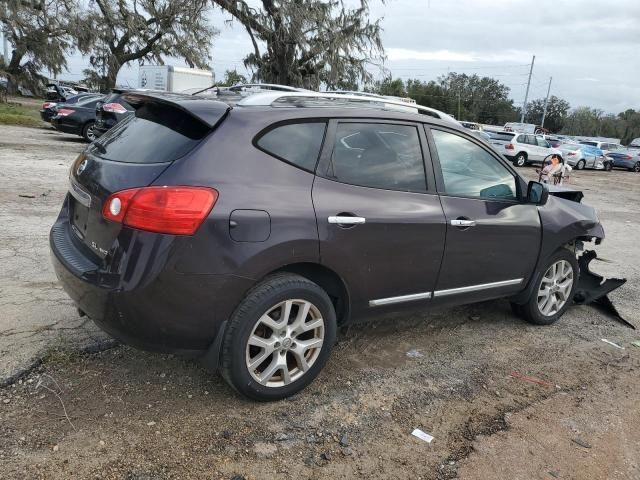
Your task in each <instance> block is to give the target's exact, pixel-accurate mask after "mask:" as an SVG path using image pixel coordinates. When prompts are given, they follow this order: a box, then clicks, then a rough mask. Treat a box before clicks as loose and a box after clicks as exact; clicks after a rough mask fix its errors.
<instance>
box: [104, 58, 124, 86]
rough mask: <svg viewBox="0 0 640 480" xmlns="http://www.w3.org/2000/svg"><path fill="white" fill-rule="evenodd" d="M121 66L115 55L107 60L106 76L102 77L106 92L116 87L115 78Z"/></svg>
mask: <svg viewBox="0 0 640 480" xmlns="http://www.w3.org/2000/svg"><path fill="white" fill-rule="evenodd" d="M121 66H122V64H121V63H120V60H119V59H118V57H117V56H116V55H111V57H110V58H109V69H108V70H107V75H106V76H105V77H104V88H105V90H106V91H107V92H108V91H109V90H111V89H112V88H113V87H115V86H116V77H117V76H118V72H119V71H120V67H121Z"/></svg>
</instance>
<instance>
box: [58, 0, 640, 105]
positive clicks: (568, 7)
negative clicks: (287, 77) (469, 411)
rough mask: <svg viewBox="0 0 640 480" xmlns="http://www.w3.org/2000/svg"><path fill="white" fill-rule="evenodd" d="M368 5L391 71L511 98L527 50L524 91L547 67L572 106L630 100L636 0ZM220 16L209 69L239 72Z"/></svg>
mask: <svg viewBox="0 0 640 480" xmlns="http://www.w3.org/2000/svg"><path fill="white" fill-rule="evenodd" d="M346 1H347V3H355V1H356V0H346ZM250 3H259V2H256V1H255V0H251V1H250ZM370 9H371V18H372V19H378V18H380V19H382V20H381V23H382V27H383V29H384V31H383V34H382V40H383V44H384V47H385V50H386V56H387V60H386V61H385V67H386V68H387V69H388V70H390V71H391V73H392V74H393V76H394V77H400V78H403V79H405V80H406V79H409V78H416V79H419V80H423V81H428V80H435V79H437V78H438V77H439V76H441V75H446V74H447V73H448V72H457V73H467V74H478V75H480V76H490V77H493V78H496V79H497V80H500V81H501V82H502V83H504V84H506V85H507V86H509V87H510V88H511V97H512V98H513V100H514V103H515V105H517V106H519V105H522V103H523V100H524V95H525V89H526V82H527V75H528V73H529V66H530V64H531V60H532V56H533V55H535V56H536V59H535V63H534V68H533V77H532V81H531V89H530V93H529V100H533V99H537V98H544V96H545V95H546V92H547V87H548V83H549V77H553V81H552V84H551V94H552V95H556V96H559V97H561V98H564V99H566V100H568V101H569V103H570V104H571V106H572V107H578V106H590V107H594V108H600V109H603V110H604V111H605V112H609V113H618V112H620V111H624V110H626V109H628V108H634V109H636V110H637V109H640V81H638V79H639V78H640V0H608V1H603V0H563V1H560V0H555V1H554V0H386V1H385V2H384V3H383V2H382V1H381V0H370ZM229 19H230V16H229V15H228V14H224V13H223V12H221V11H220V10H215V11H214V12H213V13H212V14H211V21H212V23H213V24H214V25H215V26H216V27H217V28H218V29H219V30H220V35H219V36H218V37H216V38H215V39H214V40H213V48H212V52H213V58H212V62H211V66H212V68H213V71H214V73H215V76H216V79H222V78H223V76H224V72H225V70H227V69H234V68H236V69H237V70H238V71H239V72H240V73H248V72H246V71H245V69H244V66H243V64H242V59H243V57H244V56H245V55H246V54H247V53H248V52H250V51H251V50H252V47H251V42H250V40H249V38H248V35H247V33H246V31H245V30H244V28H241V27H240V25H239V24H237V23H231V24H229V22H227V20H229ZM170 63H174V64H176V65H180V64H181V62H179V61H171V62H170ZM86 64H87V61H86V59H83V58H82V57H80V56H79V55H75V56H74V57H72V58H71V59H70V60H69V68H70V72H69V73H68V74H66V75H65V74H63V75H61V76H60V77H61V78H69V79H77V78H79V77H81V71H82V69H83V68H86ZM373 73H374V74H375V75H380V73H379V72H378V70H375V71H374V72H373ZM118 81H119V83H124V84H126V83H127V82H129V83H130V84H131V85H135V84H136V82H137V66H133V68H123V70H122V71H121V73H120V75H119V77H118Z"/></svg>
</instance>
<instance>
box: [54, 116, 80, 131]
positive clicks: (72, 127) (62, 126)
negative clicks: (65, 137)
mask: <svg viewBox="0 0 640 480" xmlns="http://www.w3.org/2000/svg"><path fill="white" fill-rule="evenodd" d="M51 125H53V127H54V128H55V129H56V130H59V131H61V132H64V133H72V134H74V135H82V127H80V126H79V125H77V124H75V123H73V124H68V123H65V122H63V121H60V120H59V119H57V118H56V117H53V118H52V119H51Z"/></svg>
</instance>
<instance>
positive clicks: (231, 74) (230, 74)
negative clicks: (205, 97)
mask: <svg viewBox="0 0 640 480" xmlns="http://www.w3.org/2000/svg"><path fill="white" fill-rule="evenodd" d="M239 83H247V77H245V76H244V75H241V74H240V73H238V72H237V71H236V70H227V71H226V72H224V80H223V81H222V82H218V83H217V85H218V86H219V87H232V86H234V85H238V84H239Z"/></svg>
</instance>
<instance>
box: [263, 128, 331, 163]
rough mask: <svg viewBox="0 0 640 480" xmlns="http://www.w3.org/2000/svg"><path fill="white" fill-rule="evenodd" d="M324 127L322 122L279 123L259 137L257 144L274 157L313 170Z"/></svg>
mask: <svg viewBox="0 0 640 480" xmlns="http://www.w3.org/2000/svg"><path fill="white" fill-rule="evenodd" d="M325 127H326V124H325V123H324V122H314V123H289V124H286V125H281V126H279V127H276V128H274V129H273V130H269V131H268V132H267V133H265V134H264V135H263V136H262V137H260V138H259V139H258V141H257V145H258V147H260V148H261V149H262V150H264V151H265V152H267V153H269V154H271V155H273V156H275V157H278V158H281V159H282V160H285V161H287V162H290V163H292V164H294V165H297V166H298V167H300V168H304V169H305V170H309V171H314V170H315V168H316V162H317V161H318V155H319V154H320V148H321V147H322V140H323V139H324V131H325Z"/></svg>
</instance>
